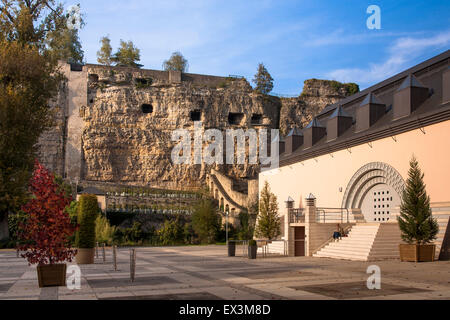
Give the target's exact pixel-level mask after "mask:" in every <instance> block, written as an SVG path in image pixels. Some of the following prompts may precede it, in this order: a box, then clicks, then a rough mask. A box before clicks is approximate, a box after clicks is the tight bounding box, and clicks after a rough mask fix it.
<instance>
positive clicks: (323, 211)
mask: <svg viewBox="0 0 450 320" xmlns="http://www.w3.org/2000/svg"><path fill="white" fill-rule="evenodd" d="M327 210H338V212H328V214H327V212H326V211H327ZM316 213H317V214H316V217H317V222H321V223H326V222H327V221H326V218H327V215H328V217H329V216H330V213H335V214H337V215H338V219H340V220H341V223H349V222H350V217H349V211H348V209H347V208H317V209H316ZM321 214H322V215H321ZM344 216H345V217H346V220H344ZM322 217H323V221H321V218H322ZM332 220H333V219H332Z"/></svg>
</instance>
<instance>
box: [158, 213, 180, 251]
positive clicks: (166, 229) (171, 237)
mask: <svg viewBox="0 0 450 320" xmlns="http://www.w3.org/2000/svg"><path fill="white" fill-rule="evenodd" d="M183 231H184V230H183V227H182V226H181V224H180V221H179V219H178V218H177V219H176V220H172V221H170V220H166V221H165V222H164V225H163V226H162V228H161V229H159V230H158V232H157V234H158V236H159V240H160V241H161V244H162V245H169V244H176V243H181V242H183V238H184V232H183Z"/></svg>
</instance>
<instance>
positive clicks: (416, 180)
mask: <svg viewBox="0 0 450 320" xmlns="http://www.w3.org/2000/svg"><path fill="white" fill-rule="evenodd" d="M408 176H409V177H408V180H407V181H406V187H405V190H404V191H403V197H402V203H401V207H400V216H399V217H398V218H397V220H398V224H399V227H400V231H401V233H402V235H401V236H402V239H403V240H404V241H405V242H407V243H409V244H427V243H430V242H432V241H433V240H435V239H436V235H437V233H438V231H439V226H438V223H437V221H436V219H434V218H433V216H432V214H431V209H430V197H429V196H428V195H427V192H426V190H425V183H424V181H423V178H424V174H423V173H422V171H421V170H420V168H419V163H418V161H417V160H416V158H415V157H413V158H412V159H411V161H410V169H409V172H408Z"/></svg>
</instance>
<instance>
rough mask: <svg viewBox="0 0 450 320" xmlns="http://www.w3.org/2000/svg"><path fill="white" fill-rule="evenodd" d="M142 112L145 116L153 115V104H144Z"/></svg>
mask: <svg viewBox="0 0 450 320" xmlns="http://www.w3.org/2000/svg"><path fill="white" fill-rule="evenodd" d="M141 110H142V113H144V114H149V113H153V106H152V105H151V104H147V103H144V104H143V105H142V106H141Z"/></svg>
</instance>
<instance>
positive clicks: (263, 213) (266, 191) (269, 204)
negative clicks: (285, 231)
mask: <svg viewBox="0 0 450 320" xmlns="http://www.w3.org/2000/svg"><path fill="white" fill-rule="evenodd" d="M280 234H281V222H280V217H279V216H278V201H277V197H276V196H275V194H273V193H272V192H270V187H269V183H268V182H267V181H266V182H265V184H264V188H263V189H262V191H261V198H260V200H259V215H258V219H257V223H256V236H257V237H260V238H265V239H268V240H272V239H275V238H276V237H278V236H279V235H280Z"/></svg>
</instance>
